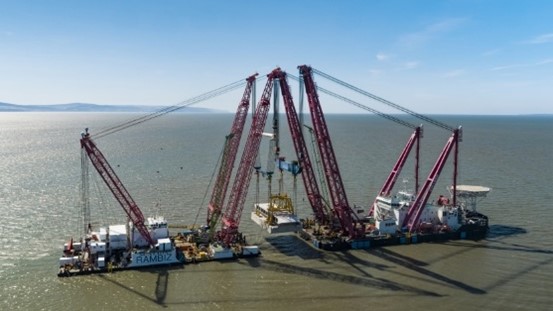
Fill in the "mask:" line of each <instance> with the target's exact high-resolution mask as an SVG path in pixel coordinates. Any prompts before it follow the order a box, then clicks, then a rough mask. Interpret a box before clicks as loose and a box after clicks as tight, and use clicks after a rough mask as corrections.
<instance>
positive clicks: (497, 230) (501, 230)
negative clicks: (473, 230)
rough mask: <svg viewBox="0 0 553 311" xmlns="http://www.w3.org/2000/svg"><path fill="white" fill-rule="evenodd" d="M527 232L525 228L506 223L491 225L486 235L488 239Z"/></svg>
mask: <svg viewBox="0 0 553 311" xmlns="http://www.w3.org/2000/svg"><path fill="white" fill-rule="evenodd" d="M525 233H528V231H526V229H524V228H520V227H514V226H507V225H491V226H490V229H489V230H488V234H487V237H488V238H489V239H493V238H498V237H505V236H512V235H517V234H525Z"/></svg>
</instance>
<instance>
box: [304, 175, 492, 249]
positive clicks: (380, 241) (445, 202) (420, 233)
mask: <svg viewBox="0 0 553 311" xmlns="http://www.w3.org/2000/svg"><path fill="white" fill-rule="evenodd" d="M456 189H457V196H458V199H459V201H460V204H458V205H457V206H453V205H451V204H450V203H449V199H447V198H446V197H444V196H439V197H438V199H437V200H436V201H434V202H431V203H427V204H426V206H425V208H424V209H423V213H422V216H421V220H420V223H419V225H418V227H417V229H416V230H415V231H414V232H409V231H408V230H406V228H402V224H403V220H404V218H405V214H406V212H407V210H408V208H409V206H410V204H411V203H412V202H413V201H414V200H415V197H414V195H413V194H412V193H409V192H407V191H400V192H398V194H397V195H394V196H392V197H377V200H376V201H377V206H376V208H375V212H374V214H373V215H371V216H367V217H364V218H363V219H362V222H361V225H362V226H363V229H364V236H363V237H360V238H356V239H348V238H346V237H343V236H340V232H333V231H332V230H331V229H330V228H329V227H327V226H318V225H317V224H315V223H314V221H312V220H309V219H303V220H302V230H301V231H299V235H300V237H301V238H302V239H304V240H306V241H310V242H311V244H312V245H313V246H314V247H315V248H319V249H323V250H329V251H341V250H346V249H370V248H373V247H379V246H389V245H401V244H416V243H422V242H443V241H448V240H465V239H467V240H481V239H484V238H485V237H486V234H487V232H488V228H489V222H488V217H487V216H486V215H484V214H481V213H479V212H478V211H476V203H477V201H479V200H480V199H481V198H484V197H485V196H486V194H487V193H488V192H489V191H490V188H487V187H481V186H467V185H458V186H457V188H456Z"/></svg>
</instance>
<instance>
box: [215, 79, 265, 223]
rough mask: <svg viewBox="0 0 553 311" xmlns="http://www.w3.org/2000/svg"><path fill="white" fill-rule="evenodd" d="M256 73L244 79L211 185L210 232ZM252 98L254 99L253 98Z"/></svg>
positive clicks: (218, 217)
mask: <svg viewBox="0 0 553 311" xmlns="http://www.w3.org/2000/svg"><path fill="white" fill-rule="evenodd" d="M257 75H258V74H257V73H256V74H254V75H251V76H250V77H248V78H247V79H246V81H247V84H246V89H245V90H244V94H243V95H242V100H241V101H240V104H239V105H238V109H237V110H236V114H235V116H234V121H233V123H232V127H231V129H230V134H229V135H227V136H226V141H225V147H224V148H225V149H224V151H223V157H222V159H221V165H220V167H219V172H218V174H217V179H216V180H215V185H214V187H213V191H212V194H211V200H210V201H209V206H208V211H207V225H208V226H209V227H210V232H212V233H213V232H214V231H215V227H216V225H217V222H218V221H219V219H220V216H221V212H222V209H223V203H224V201H225V196H226V194H227V189H228V185H229V182H230V176H231V174H232V169H233V167H234V162H235V160H236V154H237V153H238V147H239V146H240V140H241V138H242V132H243V130H244V124H245V123H246V118H247V116H248V109H249V106H250V97H251V94H252V89H253V88H255V79H256V77H257ZM253 100H255V98H254V99H253Z"/></svg>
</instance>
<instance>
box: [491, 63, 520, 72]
mask: <svg viewBox="0 0 553 311" xmlns="http://www.w3.org/2000/svg"><path fill="white" fill-rule="evenodd" d="M526 66H528V65H522V64H514V65H505V66H497V67H493V68H492V69H491V71H498V70H505V69H511V68H519V67H526Z"/></svg>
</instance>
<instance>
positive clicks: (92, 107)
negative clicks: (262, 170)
mask: <svg viewBox="0 0 553 311" xmlns="http://www.w3.org/2000/svg"><path fill="white" fill-rule="evenodd" d="M163 108H165V106H138V105H97V104H86V103H72V104H59V105H14V104H7V103H0V112H155V111H158V110H160V109H163ZM178 111H179V112H184V113H215V112H219V113H220V112H223V111H219V110H213V109H208V108H197V107H186V108H183V109H180V110H178Z"/></svg>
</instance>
